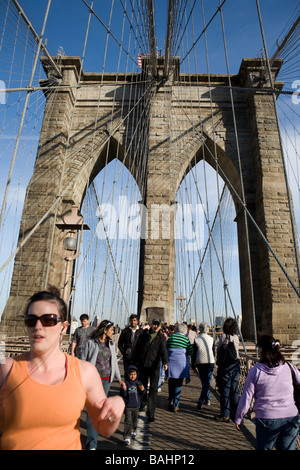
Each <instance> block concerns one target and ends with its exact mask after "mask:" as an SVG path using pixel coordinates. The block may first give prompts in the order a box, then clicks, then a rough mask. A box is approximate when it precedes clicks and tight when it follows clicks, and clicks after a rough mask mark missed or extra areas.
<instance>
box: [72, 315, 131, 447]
mask: <svg viewBox="0 0 300 470" xmlns="http://www.w3.org/2000/svg"><path fill="white" fill-rule="evenodd" d="M113 334H114V324H113V322H111V321H109V320H103V321H102V322H101V323H100V325H99V326H98V327H97V328H96V329H95V330H94V331H93V332H92V334H91V335H90V337H89V339H88V341H87V343H86V345H85V347H84V348H83V351H82V355H81V359H83V360H84V361H88V362H91V363H92V364H93V365H94V366H95V367H96V369H97V371H98V373H99V376H100V378H101V382H102V385H103V389H104V392H105V394H106V396H107V395H108V392H109V389H110V385H111V383H112V382H113V380H114V379H115V377H116V378H117V380H118V381H119V384H120V385H121V386H122V387H123V388H124V387H125V383H124V382H123V381H122V380H121V374H120V370H119V366H118V361H117V355H116V348H115V344H114V342H113V341H112V336H113ZM86 425H87V441H86V447H87V449H89V450H95V449H97V441H98V431H97V429H95V428H94V426H93V424H92V421H91V419H90V417H89V415H88V416H87V421H86Z"/></svg>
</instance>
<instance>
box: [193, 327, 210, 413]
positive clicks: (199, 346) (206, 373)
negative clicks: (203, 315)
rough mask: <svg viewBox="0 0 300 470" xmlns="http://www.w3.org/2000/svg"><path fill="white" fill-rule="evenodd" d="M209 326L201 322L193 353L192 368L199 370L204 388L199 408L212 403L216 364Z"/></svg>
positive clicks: (198, 404)
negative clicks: (212, 383) (211, 394)
mask: <svg viewBox="0 0 300 470" xmlns="http://www.w3.org/2000/svg"><path fill="white" fill-rule="evenodd" d="M208 332H209V327H208V325H207V324H206V323H204V322H202V323H200V324H199V335H198V336H197V337H196V338H195V341H194V345H193V346H194V352H193V355H192V369H193V370H194V371H195V372H196V370H197V371H198V374H199V378H200V380H201V384H202V388H201V393H200V396H199V399H198V402H197V409H198V410H201V409H202V405H203V404H204V405H210V383H211V380H212V376H213V371H214V366H215V353H214V339H213V337H212V336H210V335H209V334H208Z"/></svg>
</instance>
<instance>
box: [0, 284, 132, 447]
mask: <svg viewBox="0 0 300 470" xmlns="http://www.w3.org/2000/svg"><path fill="white" fill-rule="evenodd" d="M66 318H67V307H66V305H65V303H64V301H63V300H62V299H61V298H60V297H59V295H58V294H57V293H55V292H46V291H43V292H38V293H36V294H34V295H33V296H32V297H31V298H30V300H29V303H28V306H27V308H26V312H25V324H26V326H27V331H28V337H29V341H30V345H31V350H30V352H28V353H26V354H22V355H20V356H18V357H16V358H14V359H13V358H8V359H7V360H6V361H5V363H4V364H0V449H1V450H4V449H7V450H13V449H14V450H33V449H35V450H59V449H62V450H67V449H69V450H79V449H81V443H80V430H79V420H80V414H81V411H82V409H83V408H84V406H85V407H86V409H87V412H88V414H89V416H90V418H91V420H92V422H93V425H94V427H95V428H96V429H98V431H99V434H101V435H102V436H104V437H109V436H111V435H112V434H113V433H114V432H115V431H116V429H117V428H118V426H119V423H120V420H121V417H122V414H123V410H124V402H123V400H122V398H121V397H119V396H115V397H109V398H107V397H106V395H105V393H104V390H103V386H102V383H101V379H100V377H99V374H98V372H97V370H96V368H95V367H94V366H93V365H92V364H91V363H89V362H85V361H81V360H79V359H77V358H75V357H72V356H69V355H66V354H64V353H63V352H62V351H61V349H60V336H61V334H63V333H64V332H65V331H66V328H67V326H68V322H67V321H66Z"/></svg>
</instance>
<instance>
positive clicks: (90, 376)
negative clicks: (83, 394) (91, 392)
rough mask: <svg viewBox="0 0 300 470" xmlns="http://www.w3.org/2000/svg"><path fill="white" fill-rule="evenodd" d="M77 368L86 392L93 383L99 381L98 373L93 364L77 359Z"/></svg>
mask: <svg viewBox="0 0 300 470" xmlns="http://www.w3.org/2000/svg"><path fill="white" fill-rule="evenodd" d="M79 366H80V372H81V378H82V382H83V385H84V388H85V390H88V389H89V388H90V387H91V386H92V385H93V384H94V383H97V382H98V381H100V377H99V373H98V371H97V369H96V367H95V366H94V365H93V364H91V363H90V362H88V361H83V360H81V359H79Z"/></svg>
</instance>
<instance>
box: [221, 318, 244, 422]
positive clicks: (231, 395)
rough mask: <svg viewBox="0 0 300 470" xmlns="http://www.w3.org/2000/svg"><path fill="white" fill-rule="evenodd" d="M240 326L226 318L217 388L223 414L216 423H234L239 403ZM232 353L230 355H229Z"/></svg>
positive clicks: (232, 319) (231, 319)
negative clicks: (238, 332)
mask: <svg viewBox="0 0 300 470" xmlns="http://www.w3.org/2000/svg"><path fill="white" fill-rule="evenodd" d="M237 330H238V325H237V322H236V321H235V320H234V318H226V320H225V321H224V324H223V334H222V335H221V337H220V339H219V342H218V344H217V366H218V370H217V387H218V389H219V392H220V407H221V413H220V415H219V416H216V417H215V420H216V421H223V422H226V423H229V421H230V419H232V421H234V419H235V412H236V408H237V405H238V401H239V394H238V385H239V377H240V368H241V366H240V359H239V351H238V347H239V337H238V335H237ZM229 353H230V354H229Z"/></svg>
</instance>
